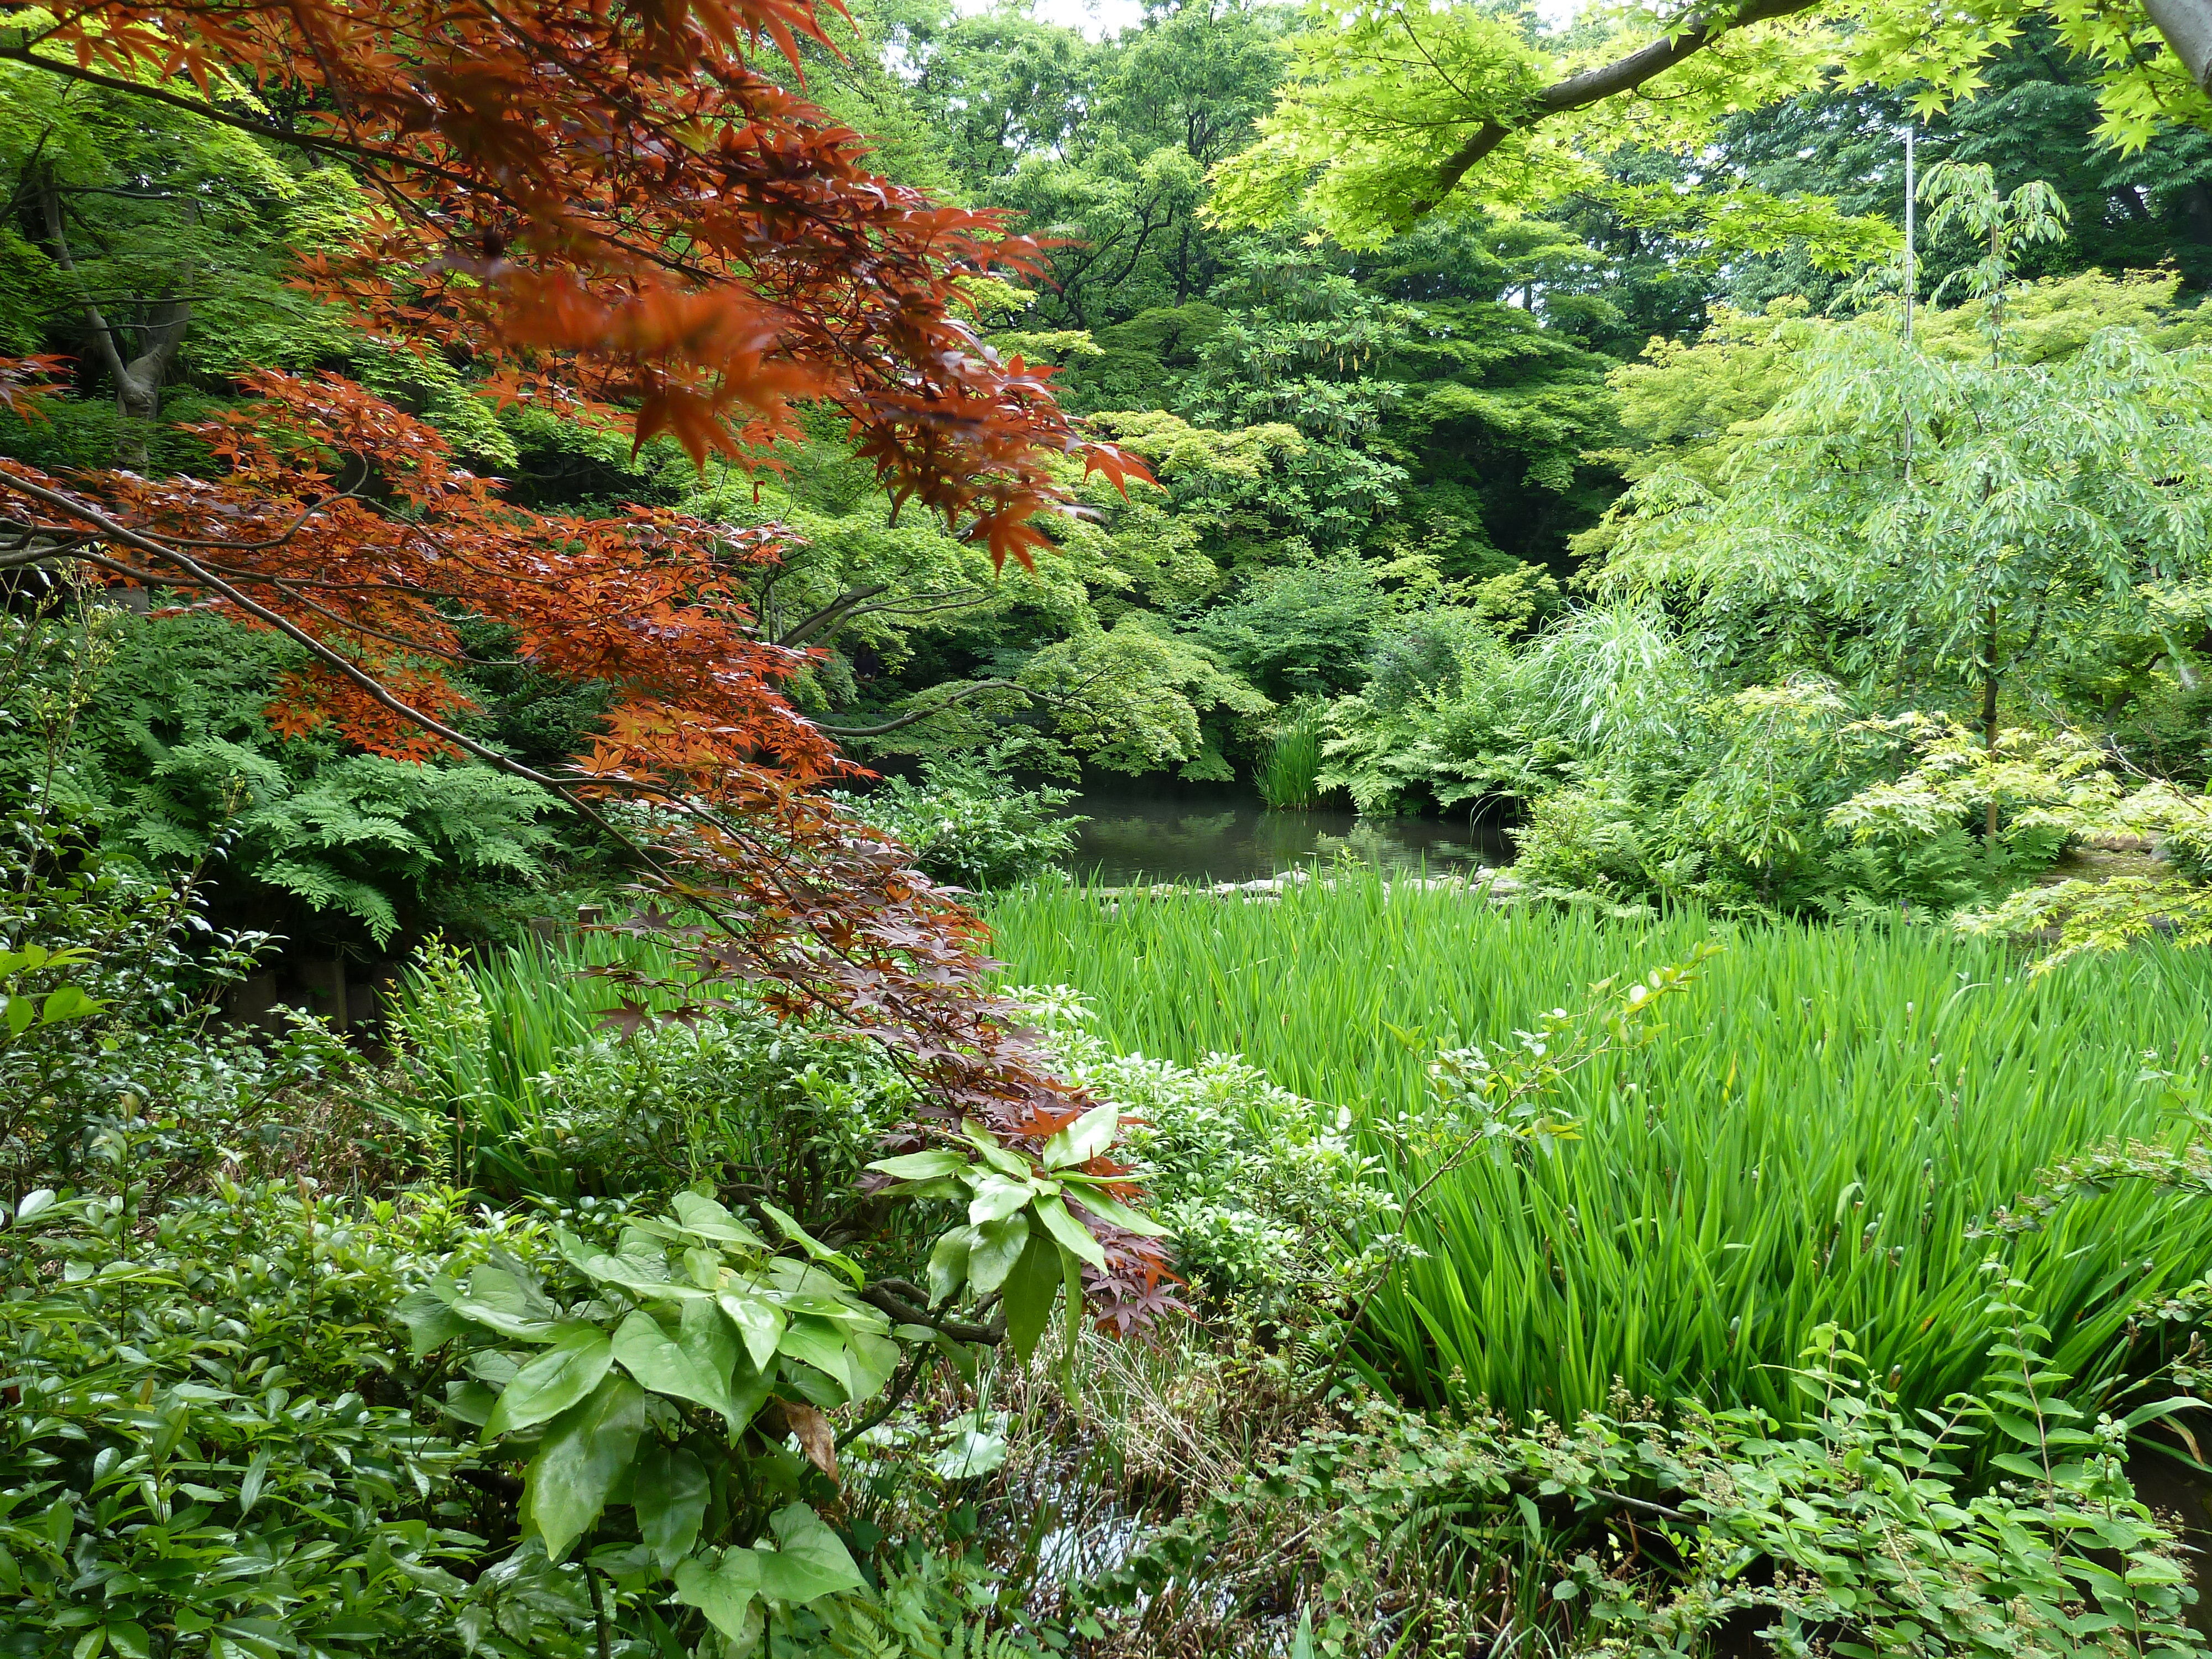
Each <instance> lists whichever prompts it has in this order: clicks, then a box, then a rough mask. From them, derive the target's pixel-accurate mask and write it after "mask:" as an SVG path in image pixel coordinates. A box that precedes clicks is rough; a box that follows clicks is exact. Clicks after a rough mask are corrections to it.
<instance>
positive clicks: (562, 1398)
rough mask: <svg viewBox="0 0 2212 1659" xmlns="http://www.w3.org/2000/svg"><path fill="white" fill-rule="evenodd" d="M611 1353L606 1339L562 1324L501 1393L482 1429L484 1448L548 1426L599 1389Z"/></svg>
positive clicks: (577, 1324)
mask: <svg viewBox="0 0 2212 1659" xmlns="http://www.w3.org/2000/svg"><path fill="white" fill-rule="evenodd" d="M612 1358H613V1353H612V1351H611V1347H610V1345H609V1344H608V1341H607V1334H606V1333H605V1331H603V1330H601V1329H600V1328H599V1327H598V1326H596V1325H586V1324H585V1323H584V1322H582V1321H580V1320H574V1321H570V1322H566V1323H564V1324H562V1326H561V1327H560V1328H559V1329H558V1332H557V1333H556V1335H555V1337H554V1340H553V1346H551V1347H550V1348H549V1349H547V1350H546V1351H545V1352H544V1353H542V1354H540V1355H538V1358H535V1359H533V1360H532V1361H531V1362H530V1363H529V1364H527V1365H525V1366H524V1367H523V1368H522V1369H521V1370H519V1371H517V1372H516V1373H515V1374H514V1376H513V1380H512V1381H511V1382H509V1383H507V1386H506V1387H505V1388H504V1389H501V1390H500V1395H499V1404H498V1405H496V1406H495V1407H493V1408H492V1413H491V1419H490V1420H489V1422H487V1423H486V1424H485V1425H484V1427H483V1438H484V1440H485V1441H486V1442H487V1443H489V1442H491V1441H494V1440H496V1439H498V1438H499V1437H500V1436H501V1435H503V1434H513V1432H514V1431H516V1430H518V1429H527V1428H533V1427H535V1426H536V1425H538V1424H540V1423H544V1422H549V1421H550V1420H551V1419H554V1418H556V1417H558V1416H559V1415H560V1414H561V1413H562V1412H565V1411H567V1410H568V1407H571V1406H573V1405H574V1404H575V1403H576V1402H577V1401H580V1400H581V1399H582V1398H583V1397H584V1396H585V1395H588V1394H589V1393H591V1391H592V1389H596V1388H598V1387H599V1379H600V1378H601V1377H603V1376H605V1375H606V1374H607V1366H608V1364H610V1363H611V1360H612Z"/></svg>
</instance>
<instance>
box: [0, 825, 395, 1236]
mask: <svg viewBox="0 0 2212 1659" xmlns="http://www.w3.org/2000/svg"><path fill="white" fill-rule="evenodd" d="M14 827H15V832H16V836H17V840H16V842H15V845H14V846H13V847H12V848H9V851H8V854H7V855H6V856H5V858H4V859H0V953H14V954H15V955H16V956H18V957H21V956H22V955H23V954H24V953H26V952H27V951H29V950H30V949H32V948H33V947H34V948H35V949H36V950H37V951H39V952H40V953H54V952H61V953H64V954H62V955H61V956H59V957H51V956H50V957H49V959H48V960H47V961H46V962H45V963H43V964H40V965H37V966H25V967H22V968H21V969H18V970H17V971H15V973H14V974H13V975H10V977H9V984H8V988H9V992H10V994H11V999H21V1000H22V1003H23V1005H24V1006H25V1007H26V1008H29V1007H31V1006H36V1007H39V1008H42V1009H43V1008H50V1007H52V1006H53V1004H52V999H53V998H54V997H55V996H56V995H57V994H60V993H64V992H73V993H74V994H76V996H77V997H78V998H80V999H82V1000H83V1001H84V1002H86V1003H88V1005H89V1006H88V1007H87V1008H86V1009H85V1010H84V1012H82V1013H81V1014H79V1015H78V1016H76V1017H74V1018H64V1019H61V1020H58V1021H32V1020H26V1022H25V1024H23V1026H22V1027H21V1029H20V1030H18V1029H15V1025H14V1023H13V1022H12V1021H10V1022H9V1025H8V1027H7V1029H4V1030H0V1189H4V1191H6V1192H7V1193H9V1194H15V1193H23V1192H27V1191H30V1190H31V1189H33V1188H38V1187H55V1188H104V1187H108V1186H112V1185H113V1184H114V1183H116V1182H120V1181H123V1180H125V1179H130V1180H132V1181H136V1182H142V1183H146V1184H148V1185H149V1186H151V1187H152V1188H156V1189H175V1188H184V1187H187V1186H189V1185H191V1183H192V1182H195V1181H197V1179H198V1178H200V1177H201V1176H204V1174H205V1173H206V1172H207V1171H208V1170H210V1169H212V1168H214V1167H216V1166H217V1165H218V1164H226V1163H228V1164H234V1165H240V1164H242V1165H243V1166H244V1167H246V1168H249V1169H251V1168H254V1167H258V1166H261V1165H264V1164H283V1163H284V1162H286V1161H288V1160H289V1159H290V1158H294V1157H296V1156H298V1155H299V1150H300V1148H301V1146H302V1145H303V1143H305V1142H308V1141H313V1140H315V1139H318V1138H319V1136H320V1134H321V1133H322V1128H321V1127H319V1126H313V1125H309V1124H307V1123H304V1122H303V1121H302V1119H301V1110H300V1109H301V1108H302V1107H303V1105H304V1104H305V1103H304V1102H303V1101H302V1100H301V1095H300V1091H301V1090H303V1089H305V1088H307V1087H308V1086H309V1085H318V1084H322V1083H325V1082H327V1081H328V1080H330V1079H333V1078H335V1077H337V1076H338V1075H341V1074H342V1073H344V1072H345V1070H346V1069H347V1068H348V1066H349V1064H350V1061H349V1057H348V1055H347V1054H346V1052H345V1050H344V1048H343V1047H342V1046H341V1045H340V1044H339V1043H338V1042H337V1040H336V1039H335V1038H334V1037H332V1036H331V1034H330V1033H329V1031H328V1030H325V1028H324V1027H323V1026H322V1025H320V1024H319V1023H317V1022H316V1021H314V1020H312V1019H307V1018H298V1019H296V1020H295V1021H294V1022H293V1023H292V1024H291V1025H290V1026H289V1028H288V1030H286V1032H285V1033H284V1034H283V1036H282V1037H281V1038H280V1039H279V1040H278V1041H276V1042H274V1043H268V1042H258V1041H256V1040H254V1039H253V1038H252V1037H251V1036H249V1035H248V1034H247V1033H246V1032H243V1031H240V1030H235V1029H231V1028H226V1027H224V1026H222V1024H220V1023H219V1021H218V1019H217V1000H218V999H219V997H220V996H221V994H222V992H223V990H224V989H225V988H226V987H228V986H229V985H231V984H234V983H235V982H236V981H238V980H239V979H240V978H242V977H243V976H244V975H245V974H246V972H247V971H248V970H249V969H251V967H252V963H253V962H254V960H255V958H256V957H257V955H258V953H259V952H260V951H263V950H265V949H266V947H267V943H268V941H267V939H266V938H265V936H262V935H256V934H249V933H222V932H219V931H217V930H215V929H213V928H210V927H209V926H208V924H207V921H206V920H205V918H204V915H202V910H203V908H204V893H202V892H200V891H198V890H196V889H194V888H192V887H191V886H190V885H184V884H179V885H157V884H154V883H152V882H149V881H148V880H146V879H145V878H143V876H141V875H138V874H137V873H135V872H132V871H131V869H129V868H128V867H125V868H122V869H117V868H113V867H111V866H106V865H103V864H101V863H100V862H99V861H98V860H94V859H92V858H90V857H88V856H86V855H85V854H83V853H82V850H81V849H76V850H72V849H71V848H70V847H69V846H68V845H67V843H57V842H55V841H53V840H52V837H51V836H47V835H46V834H45V833H44V832H43V831H42V830H41V829H40V828H39V827H38V826H36V825H32V824H24V823H19V824H17V825H15V826H14ZM345 1150H346V1152H347V1154H348V1155H350V1152H351V1149H350V1148H349V1149H345Z"/></svg>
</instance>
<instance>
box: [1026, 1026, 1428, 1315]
mask: <svg viewBox="0 0 2212 1659" xmlns="http://www.w3.org/2000/svg"><path fill="white" fill-rule="evenodd" d="M1016 996H1017V997H1018V1000H1020V1001H1021V1002H1022V1003H1023V1005H1024V1007H1025V1008H1026V1010H1027V1011H1028V1012H1029V1014H1030V1018H1032V1019H1034V1020H1035V1021H1036V1026H1037V1030H1038V1031H1039V1032H1040V1034H1041V1035H1042V1038H1043V1040H1044V1042H1045V1044H1046V1046H1047V1047H1048V1048H1049V1050H1050V1051H1051V1053H1052V1055H1053V1058H1054V1061H1055V1062H1056V1064H1057V1065H1058V1066H1060V1067H1061V1068H1062V1073H1061V1074H1062V1075H1064V1076H1066V1078H1067V1079H1068V1080H1069V1081H1071V1082H1073V1083H1077V1084H1079V1085H1082V1086H1083V1087H1084V1088H1085V1089H1088V1090H1090V1091H1091V1092H1092V1093H1093V1094H1095V1095H1097V1097H1099V1098H1100V1099H1102V1100H1108V1101H1111V1102H1113V1103H1115V1105H1116V1106H1118V1107H1120V1108H1121V1110H1122V1111H1123V1113H1124V1114H1125V1115H1126V1116H1127V1118H1128V1120H1129V1122H1130V1128H1129V1132H1128V1134H1127V1139H1126V1141H1125V1143H1124V1144H1125V1148H1126V1153H1127V1156H1128V1157H1129V1158H1131V1159H1132V1160H1133V1163H1134V1164H1135V1166H1136V1168H1137V1170H1138V1171H1139V1179H1141V1180H1142V1181H1143V1182H1144V1183H1145V1189H1146V1194H1147V1195H1148V1197H1149V1199H1150V1201H1151V1208H1152V1213H1153V1214H1154V1215H1156V1216H1157V1217H1158V1218H1159V1219H1160V1220H1161V1221H1162V1222H1163V1223H1164V1224H1165V1225H1167V1226H1168V1228H1169V1229H1170V1232H1171V1234H1172V1237H1173V1243H1174V1247H1175V1259H1176V1271H1177V1272H1178V1273H1183V1274H1185V1275H1186V1276H1188V1278H1190V1279H1192V1280H1193V1282H1194V1294H1196V1295H1199V1296H1200V1297H1202V1298H1203V1299H1206V1301H1208V1302H1209V1303H1219V1302H1228V1303H1231V1304H1234V1305H1235V1306H1236V1307H1237V1309H1238V1310H1239V1311H1240V1312H1241V1313H1242V1314H1243V1316H1245V1317H1246V1318H1248V1319H1249V1320H1253V1321H1255V1322H1262V1323H1267V1324H1297V1325H1304V1324H1305V1323H1308V1322H1310V1320H1311V1318H1312V1316H1313V1315H1314V1313H1315V1311H1316V1306H1317V1304H1322V1303H1326V1302H1329V1301H1333V1300H1334V1298H1336V1297H1340V1296H1341V1295H1342V1294H1344V1293H1345V1288H1346V1285H1356V1284H1357V1283H1358V1281H1359V1279H1360V1277H1361V1274H1362V1272H1363V1270H1364V1267H1365V1265H1366V1264H1365V1263H1364V1261H1363V1260H1361V1259H1360V1258H1359V1257H1358V1255H1356V1253H1353V1252H1350V1251H1347V1250H1346V1249H1344V1241H1345V1239H1346V1237H1348V1236H1349V1235H1350V1234H1352V1233H1354V1232H1356V1231H1358V1229H1359V1227H1360V1226H1361V1225H1362V1224H1363V1223H1364V1224H1366V1225H1372V1226H1378V1227H1379V1226H1381V1225H1384V1224H1385V1223H1386V1222H1387V1219H1388V1214H1389V1209H1390V1206H1391V1205H1392V1203H1393V1200H1392V1198H1391V1195H1390V1194H1389V1191H1388V1189H1387V1188H1385V1187H1384V1186H1383V1185H1382V1184H1380V1183H1379V1182H1376V1180H1375V1179H1374V1178H1373V1177H1374V1174H1375V1169H1376V1164H1375V1160H1374V1159H1373V1158H1371V1157H1364V1156H1363V1155H1362V1154H1361V1152H1359V1150H1358V1147H1357V1146H1355V1145H1354V1144H1353V1139H1352V1133H1351V1129H1352V1115H1351V1112H1350V1111H1349V1109H1346V1108H1344V1107H1328V1106H1323V1105H1322V1104H1321V1103H1318V1102H1316V1101H1311V1100H1304V1099H1301V1098H1300V1097H1297V1096H1296V1095H1293V1094H1291V1092H1290V1091H1288V1090H1285V1089H1282V1088H1279V1087H1277V1086H1276V1085H1274V1084H1273V1083H1271V1082H1269V1081H1268V1080H1267V1075H1266V1074H1265V1073H1262V1072H1261V1071H1260V1070H1259V1069H1258V1068H1257V1067H1256V1066H1251V1065H1249V1064H1248V1063H1247V1062H1245V1061H1244V1060H1239V1059H1238V1058H1237V1057H1236V1056H1235V1055H1233V1054H1207V1055H1206V1056H1205V1057H1204V1058H1203V1059H1201V1060H1199V1061H1198V1062H1197V1064H1195V1065H1194V1066H1180V1065H1177V1064H1176V1063H1175V1062H1173V1061H1171V1060H1151V1059H1147V1058H1146V1056H1145V1055H1143V1054H1117V1053H1115V1051H1114V1050H1112V1049H1111V1048H1108V1047H1107V1045H1106V1044H1105V1043H1104V1042H1101V1041H1100V1040H1099V1038H1098V1037H1097V1036H1096V1035H1094V1034H1093V1033H1092V1032H1091V1030H1090V1029H1089V1027H1090V1024H1091V1021H1092V1020H1093V1018H1095V1013H1094V1011H1093V1010H1092V1008H1091V1006H1090V1004H1089V1002H1088V1000H1086V999H1085V998H1084V997H1083V996H1082V995H1081V994H1079V993H1077V992H1076V991H1074V990H1073V989H1072V988H1070V987H1066V986H1057V987H1051V988H1049V989H1038V988H1034V987H1032V988H1025V989H1024V990H1021V991H1018V992H1017V993H1016Z"/></svg>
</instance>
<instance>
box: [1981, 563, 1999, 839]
mask: <svg viewBox="0 0 2212 1659" xmlns="http://www.w3.org/2000/svg"><path fill="white" fill-rule="evenodd" d="M1985 622H1986V626H1987V629H1988V632H1987V634H1986V635H1985V637H1984V641H1983V647H1982V648H1983V651H1984V657H1983V659H1982V753H1983V755H1984V758H1985V759H1986V760H1987V762H1988V763H1989V769H1990V805H1989V817H1988V818H1987V820H1986V821H1985V823H1984V825H1983V834H1984V836H1985V837H1986V838H1987V840H1988V842H1989V847H1990V851H1991V852H1995V851H1996V845H1997V792H1996V768H1997V608H1996V605H1995V604H1994V603H1992V604H1991V605H1990V608H1989V611H1988V614H1987V617H1986V618H1985Z"/></svg>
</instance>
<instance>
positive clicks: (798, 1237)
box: [761, 1202, 867, 1285]
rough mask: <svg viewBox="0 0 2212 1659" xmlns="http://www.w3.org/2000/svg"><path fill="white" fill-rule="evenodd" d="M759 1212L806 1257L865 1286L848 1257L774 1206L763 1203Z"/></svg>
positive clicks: (858, 1270)
mask: <svg viewBox="0 0 2212 1659" xmlns="http://www.w3.org/2000/svg"><path fill="white" fill-rule="evenodd" d="M761 1212H762V1213H763V1214H764V1215H765V1216H767V1217H768V1218H769V1220H770V1221H773V1222H774V1223H775V1225H776V1226H777V1227H778V1228H780V1229H781V1231H782V1233H783V1236H784V1237H786V1238H787V1239H789V1240H790V1241H791V1242H792V1243H794V1244H796V1245H798V1246H799V1249H802V1250H804V1251H805V1252H806V1254H807V1255H811V1256H812V1257H813V1258H814V1259H815V1260H816V1261H820V1262H824V1263H826V1264H827V1265H829V1266H830V1267H835V1268H836V1269H837V1270H838V1271H839V1272H840V1273H843V1274H845V1275H846V1276H847V1277H848V1278H849V1279H851V1280H852V1281H853V1282H854V1284H855V1285H860V1284H865V1283H866V1280H867V1275H866V1274H865V1273H862V1272H861V1271H860V1267H859V1264H857V1263H856V1262H854V1261H853V1260H852V1259H851V1258H850V1257H848V1256H844V1255H839V1254H838V1253H837V1252H836V1251H835V1250H833V1249H830V1248H829V1246H828V1245H826V1244H824V1243H822V1242H821V1241H820V1240H819V1239H817V1238H816V1237H814V1236H813V1235H812V1234H811V1233H810V1232H808V1231H806V1229H805V1228H804V1227H802V1226H800V1225H799V1223H798V1222H797V1221H796V1220H795V1219H793V1218H792V1217H790V1216H788V1215H787V1214H785V1213H784V1212H782V1211H781V1210H779V1209H777V1208H776V1207H775V1205H773V1204H769V1203H767V1202H763V1204H762V1205H761Z"/></svg>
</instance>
